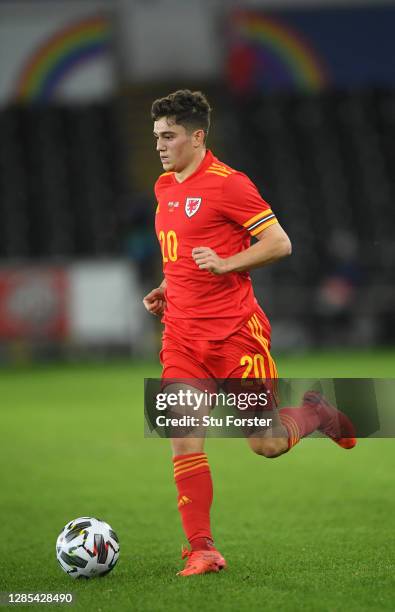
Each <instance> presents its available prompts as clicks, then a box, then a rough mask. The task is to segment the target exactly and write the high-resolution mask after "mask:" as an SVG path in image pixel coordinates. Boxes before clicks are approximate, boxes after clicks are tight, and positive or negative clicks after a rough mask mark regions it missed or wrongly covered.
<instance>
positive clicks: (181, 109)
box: [151, 89, 211, 140]
mask: <svg viewBox="0 0 395 612" xmlns="http://www.w3.org/2000/svg"><path fill="white" fill-rule="evenodd" d="M210 113H211V107H210V104H209V103H208V101H207V98H206V96H205V95H204V94H203V93H202V92H201V91H191V90H190V89H179V90H178V91H175V92H174V93H171V94H169V95H168V96H166V97H165V98H158V99H157V100H155V102H154V103H153V104H152V108H151V117H152V119H153V120H154V121H157V120H158V119H160V118H161V117H174V120H175V122H176V123H178V124H179V125H182V126H184V127H185V129H186V130H187V131H189V132H190V131H193V130H196V129H201V130H204V134H205V140H206V138H207V134H208V131H209V128H210Z"/></svg>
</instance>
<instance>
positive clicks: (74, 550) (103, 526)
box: [56, 516, 119, 578]
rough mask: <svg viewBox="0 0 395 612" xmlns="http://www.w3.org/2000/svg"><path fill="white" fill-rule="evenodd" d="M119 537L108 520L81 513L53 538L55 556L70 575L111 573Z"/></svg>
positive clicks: (81, 575)
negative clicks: (54, 539) (55, 538)
mask: <svg viewBox="0 0 395 612" xmlns="http://www.w3.org/2000/svg"><path fill="white" fill-rule="evenodd" d="M118 557H119V540H118V537H117V534H116V533H115V531H113V530H112V529H111V527H110V525H109V524H108V523H105V522H104V521H101V520H100V519H97V518H92V517H89V516H81V517H80V518H76V519H74V521H71V522H70V523H67V525H66V526H65V528H64V529H62V531H61V532H60V534H59V536H58V539H57V540H56V558H57V560H58V562H59V565H60V567H61V568H62V570H63V571H65V572H66V573H67V574H68V575H69V576H71V577H72V578H93V577H95V576H104V575H105V574H108V573H109V572H111V570H112V569H113V568H114V566H115V565H116V563H117V561H118Z"/></svg>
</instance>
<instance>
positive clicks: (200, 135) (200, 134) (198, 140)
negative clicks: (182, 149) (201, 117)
mask: <svg viewBox="0 0 395 612" xmlns="http://www.w3.org/2000/svg"><path fill="white" fill-rule="evenodd" d="M204 137H205V134H204V130H201V129H200V130H195V131H194V132H193V134H192V143H193V146H194V147H200V146H201V145H202V144H204Z"/></svg>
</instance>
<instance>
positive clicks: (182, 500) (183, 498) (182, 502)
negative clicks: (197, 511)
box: [178, 495, 192, 508]
mask: <svg viewBox="0 0 395 612" xmlns="http://www.w3.org/2000/svg"><path fill="white" fill-rule="evenodd" d="M191 503H192V500H191V499H189V497H187V496H186V495H182V496H181V497H180V499H179V502H178V507H179V508H181V507H182V506H186V505H187V504H191Z"/></svg>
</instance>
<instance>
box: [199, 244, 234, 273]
mask: <svg viewBox="0 0 395 612" xmlns="http://www.w3.org/2000/svg"><path fill="white" fill-rule="evenodd" d="M192 257H193V259H194V261H195V263H196V265H197V266H198V267H199V268H200V269H201V270H207V271H208V272H211V273H212V274H226V273H227V272H228V269H227V259H222V258H221V257H218V255H217V253H216V252H215V251H213V249H210V247H195V248H194V249H192Z"/></svg>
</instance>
